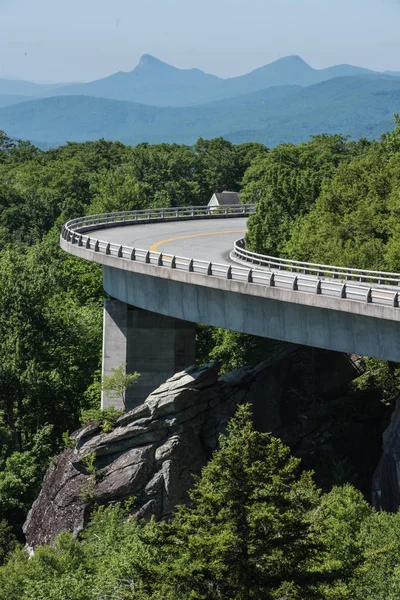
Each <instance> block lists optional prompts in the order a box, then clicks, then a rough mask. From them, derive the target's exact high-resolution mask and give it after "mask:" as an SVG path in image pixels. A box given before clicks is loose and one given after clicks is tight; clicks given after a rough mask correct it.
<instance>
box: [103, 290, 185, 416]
mask: <svg viewBox="0 0 400 600" xmlns="http://www.w3.org/2000/svg"><path fill="white" fill-rule="evenodd" d="M195 327H196V326H195V324H194V323H189V322H187V321H181V320H180V319H175V318H173V317H165V316H163V315H160V314H157V313H152V312H149V311H147V310H142V309H140V308H135V307H133V306H128V305H127V304H125V303H123V302H120V301H119V300H114V299H110V300H106V302H105V305H104V331H103V376H104V375H109V374H110V372H111V369H112V368H116V367H119V366H120V365H121V363H126V372H127V373H134V372H135V371H137V372H138V373H140V378H139V380H138V382H137V383H136V384H135V385H134V386H133V387H132V388H130V389H129V390H128V391H127V393H126V398H125V403H126V409H127V410H131V409H132V408H134V407H135V406H138V405H139V404H142V402H144V400H145V399H146V398H147V396H148V395H149V394H150V393H151V392H153V391H154V390H155V389H156V388H157V387H158V386H159V385H161V384H162V383H163V382H164V381H166V380H167V379H168V378H169V377H172V375H174V374H175V373H178V372H179V371H182V370H183V369H185V368H187V367H189V366H190V365H192V364H193V363H194V362H195V358H196V355H195V333H196V330H195ZM101 404H102V408H106V407H108V406H115V407H116V408H124V407H123V406H122V401H121V399H120V398H111V397H106V396H105V394H103V396H102V403H101Z"/></svg>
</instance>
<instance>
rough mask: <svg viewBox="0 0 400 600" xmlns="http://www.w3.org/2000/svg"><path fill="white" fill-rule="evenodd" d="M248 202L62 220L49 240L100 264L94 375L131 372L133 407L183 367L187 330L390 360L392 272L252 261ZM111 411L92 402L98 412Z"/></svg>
mask: <svg viewBox="0 0 400 600" xmlns="http://www.w3.org/2000/svg"><path fill="white" fill-rule="evenodd" d="M252 212H254V206H253V205H236V206H230V207H226V206H225V207H221V208H217V209H216V208H215V207H184V208H168V209H149V210H144V211H129V212H119V213H110V214H105V215H91V216H88V217H82V218H78V219H73V220H72V221H69V222H68V223H66V225H64V227H63V230H62V234H61V238H60V243H61V247H62V248H63V249H64V250H66V251H67V252H69V253H71V254H73V255H75V256H78V257H81V258H84V259H86V260H89V261H92V262H96V263H100V264H101V265H102V269H103V286H104V289H105V291H106V292H107V294H108V295H109V296H110V299H109V300H106V302H105V307H104V329H103V375H107V374H109V373H110V372H111V369H112V368H115V367H118V366H120V365H121V363H126V369H127V372H133V371H138V372H140V373H141V377H140V379H139V383H138V384H136V385H135V386H134V387H133V388H132V389H131V390H128V393H127V397H126V407H127V408H128V409H131V408H133V407H134V406H136V405H138V404H141V403H142V402H143V401H144V399H145V398H146V397H147V395H148V394H149V393H150V392H151V391H153V390H154V389H156V388H157V387H158V386H159V385H160V384H161V383H162V382H164V381H165V380H166V379H167V378H169V377H171V376H172V375H173V374H174V373H176V372H178V371H181V370H183V369H184V368H186V367H187V366H189V365H191V364H193V363H194V361H195V324H196V323H203V324H208V325H212V326H215V327H222V328H225V329H231V330H235V331H239V332H244V333H249V334H253V335H257V336H262V337H266V338H271V339H276V340H281V341H287V342H293V343H297V344H304V345H306V346H314V347H317V348H324V349H329V350H334V351H340V352H346V353H355V354H361V355H365V356H371V357H376V358H382V359H385V360H390V361H396V362H400V308H399V292H400V287H399V284H400V274H396V273H384V272H376V271H362V270H355V269H347V268H342V267H336V266H329V265H318V264H313V263H304V262H298V261H291V260H284V259H280V258H276V257H271V256H262V255H259V254H254V253H252V252H249V251H247V250H246V248H245V243H244V240H243V238H244V235H245V232H246V222H247V217H248V216H249V215H250V214H251V213H252ZM109 405H114V406H117V407H118V408H121V407H119V406H118V401H117V400H116V399H115V398H110V397H106V396H104V395H103V398H102V406H103V408H104V407H106V406H109Z"/></svg>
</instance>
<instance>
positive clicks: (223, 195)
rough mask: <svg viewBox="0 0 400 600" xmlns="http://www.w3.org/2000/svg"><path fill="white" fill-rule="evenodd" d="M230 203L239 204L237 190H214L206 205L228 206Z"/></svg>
mask: <svg viewBox="0 0 400 600" xmlns="http://www.w3.org/2000/svg"><path fill="white" fill-rule="evenodd" d="M231 204H240V194H239V192H227V191H225V192H220V193H217V192H216V193H215V194H213V196H212V198H211V200H210V202H209V203H208V206H230V205H231Z"/></svg>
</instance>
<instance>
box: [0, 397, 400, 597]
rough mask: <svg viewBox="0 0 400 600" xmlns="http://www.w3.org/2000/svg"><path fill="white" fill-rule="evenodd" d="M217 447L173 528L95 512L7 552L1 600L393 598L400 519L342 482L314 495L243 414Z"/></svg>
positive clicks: (114, 510)
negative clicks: (44, 540)
mask: <svg viewBox="0 0 400 600" xmlns="http://www.w3.org/2000/svg"><path fill="white" fill-rule="evenodd" d="M220 442H221V443H220V446H221V448H220V450H219V451H218V452H216V453H215V455H214V457H213V458H212V460H211V461H210V462H209V464H208V465H207V466H206V467H205V468H204V469H203V473H202V476H201V478H200V479H199V480H198V482H197V483H196V484H195V486H194V488H193V490H192V492H191V501H192V502H191V506H190V507H186V506H181V507H179V509H178V511H177V512H176V515H175V517H174V518H173V519H172V521H171V522H170V523H155V522H154V521H151V522H149V523H145V522H143V521H137V520H136V519H135V518H132V517H131V516H129V515H130V513H131V512H132V505H131V504H130V503H128V504H127V505H126V506H125V507H123V506H118V505H114V506H111V507H108V508H105V507H101V508H99V509H97V510H96V511H95V512H94V514H93V517H92V521H91V524H90V526H89V527H88V528H87V529H86V531H85V532H84V533H83V535H82V536H81V539H80V540H76V539H74V538H73V536H72V535H71V534H66V533H65V534H61V535H60V536H59V537H58V539H57V541H56V544H55V546H54V547H52V548H51V547H41V548H37V549H36V551H35V554H34V556H33V558H31V559H29V558H28V554H27V553H26V552H25V551H24V550H22V549H17V550H15V551H14V552H13V553H12V554H11V555H10V556H9V558H8V561H7V562H6V564H5V565H4V566H3V567H0V600H39V599H40V600H103V599H106V598H107V599H110V600H111V599H118V600H168V599H170V600H176V599H181V600H248V599H251V598H255V599H261V598H262V599H263V600H264V599H265V600H268V599H269V600H273V599H276V600H278V599H282V598H285V599H286V600H305V599H306V598H307V600H312V599H313V598H315V599H316V600H317V599H318V600H341V599H342V600H378V599H379V600H381V599H382V600H383V599H384V598H385V599H386V598H389V599H390V600H397V598H398V589H399V585H400V579H399V571H398V564H399V560H400V556H399V544H398V536H399V534H400V518H399V515H400V513H399V514H398V515H388V514H385V513H382V514H377V513H374V512H373V510H372V509H371V508H370V507H369V505H368V504H367V502H366V501H365V500H364V499H363V497H362V496H361V494H360V493H359V492H358V491H356V490H355V489H354V488H352V487H351V486H349V485H345V486H343V487H335V488H333V489H332V491H331V492H329V493H327V494H321V492H320V491H319V490H318V489H317V488H316V487H315V485H314V484H313V481H312V477H311V474H310V473H306V472H303V473H302V472H301V471H300V470H299V461H298V460H297V459H295V458H293V457H291V456H290V453H289V450H288V449H287V448H286V447H285V446H283V444H282V443H281V442H280V441H279V440H277V439H275V438H273V437H271V436H270V435H269V434H260V433H258V432H256V431H254V429H253V427H252V424H251V415H250V412H249V409H248V407H242V408H240V409H239V411H238V414H237V415H236V417H235V418H234V419H232V421H231V423H230V425H229V428H228V432H227V435H226V436H222V437H221V441H220ZM0 531H1V530H0Z"/></svg>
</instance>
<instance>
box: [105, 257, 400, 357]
mask: <svg viewBox="0 0 400 600" xmlns="http://www.w3.org/2000/svg"><path fill="white" fill-rule="evenodd" d="M154 268H156V267H154ZM164 271H167V273H173V275H174V276H175V271H170V270H165V269H164V270H163V269H159V272H163V273H164ZM177 273H179V276H180V277H181V278H182V280H181V281H178V280H176V279H175V277H174V278H172V277H168V278H164V277H157V276H153V274H144V273H138V272H132V271H128V270H123V269H119V268H114V267H109V266H104V265H103V285H104V289H105V290H106V291H107V292H108V293H109V294H111V295H113V296H114V297H117V298H119V299H120V300H122V301H124V302H127V303H129V304H134V305H135V306H138V307H144V308H146V309H149V310H151V311H154V312H158V313H160V314H163V315H166V316H170V317H180V318H183V319H185V320H186V321H192V322H194V323H205V324H208V325H212V326H215V327H223V328H226V329H231V330H233V331H240V332H243V333H250V334H253V335H258V336H261V337H266V338H271V339H276V340H282V341H286V342H293V343H296V344H303V345H305V346H314V347H316V348H323V349H326V350H335V351H339V352H346V353H351V354H353V353H354V354H361V355H364V356H371V357H375V358H382V359H385V360H391V361H395V362H400V322H399V321H398V320H389V317H390V316H391V315H393V316H395V318H398V315H399V312H398V311H395V310H393V309H391V310H390V308H389V307H385V306H374V305H370V304H363V303H361V302H352V301H348V302H347V303H346V302H343V301H341V302H340V300H339V299H338V298H329V297H325V298H324V304H325V307H323V305H322V306H321V304H319V302H320V299H321V297H320V296H317V295H316V296H313V295H312V294H303V293H301V292H293V291H290V290H278V289H276V288H269V287H267V286H257V285H254V286H252V285H251V284H248V285H247V286H245V285H243V284H242V285H239V284H238V282H232V281H225V280H221V279H218V278H216V277H208V283H209V285H208V286H206V285H199V283H200V279H206V277H205V276H201V275H198V276H196V278H191V277H190V275H191V274H190V273H183V272H179V271H177ZM196 279H197V280H198V281H196V283H194V282H193V281H195V280H196ZM244 291H247V292H248V293H247V294H246V293H243V292H244ZM296 300H297V302H296ZM345 306H347V307H348V308H350V306H351V307H352V308H353V310H354V311H357V312H353V313H351V312H345V311H344V310H343V308H342V307H345ZM340 308H342V310H340Z"/></svg>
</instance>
